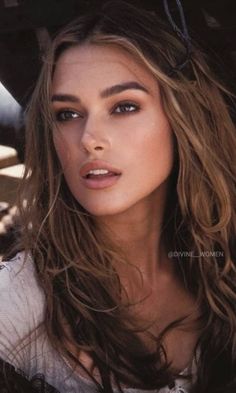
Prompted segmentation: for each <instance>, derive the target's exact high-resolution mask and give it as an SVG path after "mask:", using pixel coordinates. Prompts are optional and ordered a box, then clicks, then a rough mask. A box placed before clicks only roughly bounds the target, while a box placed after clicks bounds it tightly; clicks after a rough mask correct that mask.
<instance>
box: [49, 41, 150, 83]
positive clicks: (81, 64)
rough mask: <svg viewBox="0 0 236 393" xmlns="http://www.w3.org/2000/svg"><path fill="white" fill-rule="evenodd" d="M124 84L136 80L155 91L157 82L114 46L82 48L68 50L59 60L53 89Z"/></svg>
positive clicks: (121, 49) (147, 71) (142, 65)
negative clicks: (58, 87) (59, 86)
mask: <svg viewBox="0 0 236 393" xmlns="http://www.w3.org/2000/svg"><path fill="white" fill-rule="evenodd" d="M127 80H136V81H138V82H140V83H144V84H146V85H147V86H149V88H150V90H152V89H155V86H156V87H157V81H156V79H155V78H154V76H153V75H152V74H151V72H150V71H149V70H148V68H147V67H146V66H145V65H144V64H142V63H141V60H138V59H136V58H135V57H134V56H133V55H131V54H130V53H129V52H128V51H126V50H125V49H123V48H120V47H118V46H117V45H113V44H108V45H95V44H84V45H81V46H75V47H72V48H69V49H67V50H66V51H65V52H63V53H62V55H61V56H60V57H59V59H58V61H57V64H56V68H55V72H54V76H53V86H54V87H56V86H58V85H61V86H62V87H63V86H65V87H70V86H71V87H72V86H73V85H74V84H75V82H76V83H79V84H80V85H82V86H83V85H86V84H87V83H88V81H89V82H90V86H91V85H92V86H94V87H95V86H97V85H100V84H102V85H104V83H105V84H106V85H109V84H110V83H120V82H122V81H123V82H125V81H127Z"/></svg>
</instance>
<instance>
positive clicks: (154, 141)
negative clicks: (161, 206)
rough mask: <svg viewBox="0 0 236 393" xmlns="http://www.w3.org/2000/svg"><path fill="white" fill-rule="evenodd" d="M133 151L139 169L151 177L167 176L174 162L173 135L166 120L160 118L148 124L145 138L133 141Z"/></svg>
mask: <svg viewBox="0 0 236 393" xmlns="http://www.w3.org/2000/svg"><path fill="white" fill-rule="evenodd" d="M146 124H148V122H147V123H146ZM133 149H134V152H135V150H136V157H137V158H138V160H139V161H140V163H141V167H143V168H146V170H148V171H149V172H150V173H153V175H155V174H158V175H159V174H160V175H161V174H162V173H163V176H164V175H165V174H168V173H169V172H170V171H171V169H172V167H173V162H174V134H173V132H172V130H171V128H170V125H169V123H168V121H167V119H166V118H165V117H162V118H159V119H158V120H157V121H153V122H151V123H149V126H148V128H146V132H145V136H144V137H142V138H136V141H135V139H134V141H133ZM137 152H139V156H138V154H137Z"/></svg>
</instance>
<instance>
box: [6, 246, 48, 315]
mask: <svg viewBox="0 0 236 393" xmlns="http://www.w3.org/2000/svg"><path fill="white" fill-rule="evenodd" d="M43 298H44V295H43V291H42V289H41V288H40V285H39V283H38V280H37V275H36V270H35V266H34V262H33V260H32V258H31V256H30V255H29V254H26V253H25V252H20V253H18V254H17V255H16V256H15V257H14V258H12V259H11V260H9V261H6V262H5V261H3V262H1V263H0V308H1V309H2V308H4V307H5V306H6V305H7V308H9V306H11V305H13V304H14V303H17V304H18V306H19V304H21V305H22V306H24V305H27V307H30V306H33V305H35V302H37V304H38V305H40V303H41V302H39V300H41V301H42V300H43ZM3 299H4V300H7V303H6V302H4V301H3ZM26 301H27V304H25V302H26Z"/></svg>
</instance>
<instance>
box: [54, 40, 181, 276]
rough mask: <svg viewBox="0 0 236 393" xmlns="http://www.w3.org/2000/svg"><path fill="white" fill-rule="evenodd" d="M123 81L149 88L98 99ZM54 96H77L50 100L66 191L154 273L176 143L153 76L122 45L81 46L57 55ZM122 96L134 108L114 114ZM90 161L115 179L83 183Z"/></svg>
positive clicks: (147, 269)
mask: <svg viewBox="0 0 236 393" xmlns="http://www.w3.org/2000/svg"><path fill="white" fill-rule="evenodd" d="M129 81H135V82H137V83H139V84H141V85H142V86H143V87H144V88H145V89H146V90H147V92H145V91H142V90H138V89H127V90H125V91H123V92H120V93H117V94H114V95H111V96H109V97H106V98H101V96H100V92H101V91H103V90H104V89H106V88H109V87H111V86H114V85H117V84H121V83H124V82H129ZM58 94H70V95H73V96H74V97H76V98H78V99H79V100H80V102H71V101H69V100H65V101H63V102H61V101H54V102H53V103H52V108H53V111H54V113H55V115H56V116H57V121H56V125H55V129H54V133H53V136H54V144H55V148H56V151H57V154H58V157H59V160H60V162H61V165H62V168H63V171H64V175H65V178H66V181H67V183H68V186H69V188H70V190H71V192H72V194H73V195H74V196H75V198H76V199H77V200H78V201H79V202H80V204H81V205H82V206H83V207H84V208H85V209H86V210H87V211H88V212H90V213H91V214H92V215H94V216H95V217H96V219H97V221H98V223H99V224H100V225H101V228H102V226H103V225H104V224H106V225H107V226H108V227H109V229H110V230H111V231H112V233H113V236H115V237H116V238H117V239H119V242H120V244H121V243H122V244H123V247H124V249H126V250H127V252H129V257H130V259H131V260H133V261H134V260H136V264H137V265H138V266H139V267H140V268H141V270H142V271H143V272H146V274H147V276H149V277H153V273H154V271H155V269H156V267H157V262H158V260H161V257H162V255H163V250H161V244H159V243H160V229H161V223H162V218H163V211H164V206H165V201H166V196H167V192H168V178H169V175H170V173H171V170H172V167H173V144H174V142H173V133H172V130H171V128H170V125H169V122H168V119H167V117H166V115H165V113H164V111H163V108H162V103H161V97H160V90H159V87H158V84H157V82H156V80H155V79H154V77H153V76H152V74H151V73H150V72H149V71H148V70H147V69H146V68H145V67H144V66H143V65H141V64H139V63H137V61H136V60H135V59H133V57H132V56H131V55H130V54H128V53H127V52H125V51H124V50H122V49H120V48H116V47H115V46H110V45H109V46H106V47H101V46H95V45H84V46H78V47H76V48H71V49H69V50H67V51H66V52H64V54H62V56H61V57H60V58H59V61H58V64H57V67H56V71H55V74H54V78H53V84H52V95H58ZM124 101H125V102H127V101H128V102H130V103H132V104H134V105H137V106H138V107H140V109H139V110H135V107H134V106H133V105H132V106H130V107H127V108H126V110H127V112H126V113H119V111H120V107H119V105H121V104H123V105H124ZM68 109H70V110H71V111H73V112H72V114H70V113H68V112H67V115H68V116H70V119H69V120H68V121H64V122H63V121H58V112H59V113H62V111H65V110H68ZM64 113H65V112H64ZM72 116H75V117H72ZM95 159H101V160H104V161H106V162H108V163H110V164H111V165H112V166H114V167H116V168H118V169H120V171H121V172H122V176H121V177H120V179H119V180H118V182H117V183H116V184H114V185H113V186H111V187H109V188H105V189H102V190H91V189H88V188H86V187H85V186H84V185H83V184H82V182H81V179H80V176H79V168H80V167H81V166H82V165H83V164H84V163H85V162H88V161H92V160H95ZM131 229H132V230H131ZM143 244H145V245H146V247H145V253H144V252H143ZM128 250H129V251H128ZM135 250H136V251H135ZM147 261H148V263H147ZM160 264H161V262H160Z"/></svg>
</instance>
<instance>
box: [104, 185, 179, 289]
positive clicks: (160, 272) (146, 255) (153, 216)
mask: <svg viewBox="0 0 236 393" xmlns="http://www.w3.org/2000/svg"><path fill="white" fill-rule="evenodd" d="M163 186H164V185H163ZM166 192H167V184H166V185H165V187H162V188H161V189H157V190H155V191H154V192H153V193H152V194H150V195H149V197H148V198H145V200H143V201H139V202H138V203H137V204H136V205H134V206H132V207H131V208H130V209H128V210H126V211H125V212H122V213H120V214H116V215H112V216H106V217H99V219H97V223H98V225H99V226H100V228H101V230H102V228H106V229H107V231H108V233H109V236H111V237H112V239H113V240H114V241H115V242H116V243H117V244H118V245H119V247H120V248H121V249H122V251H123V253H124V255H125V257H126V259H127V261H128V262H129V263H131V264H132V265H133V266H134V267H136V268H138V269H139V270H140V271H141V273H142V278H143V283H144V284H145V283H146V284H147V285H151V286H156V284H157V283H158V281H159V280H161V278H163V276H165V275H170V274H172V273H173V268H172V263H171V261H170V260H169V259H168V257H167V253H166V250H165V245H164V243H163V240H162V236H161V235H162V224H163V215H164V210H165V201H166ZM134 267H131V266H129V265H122V266H117V267H116V268H117V271H118V273H119V275H120V276H121V278H122V276H125V277H127V276H129V274H131V277H132V281H134V280H135V279H137V280H138V281H140V274H138V273H137V269H134ZM135 271H136V273H135ZM138 277H139V278H138Z"/></svg>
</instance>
